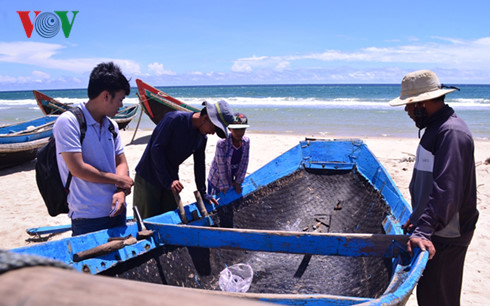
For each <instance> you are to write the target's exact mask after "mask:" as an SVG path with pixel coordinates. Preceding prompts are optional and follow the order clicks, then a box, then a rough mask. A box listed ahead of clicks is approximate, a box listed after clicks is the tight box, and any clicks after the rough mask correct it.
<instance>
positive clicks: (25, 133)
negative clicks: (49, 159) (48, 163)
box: [0, 115, 57, 169]
mask: <svg viewBox="0 0 490 306" xmlns="http://www.w3.org/2000/svg"><path fill="white" fill-rule="evenodd" d="M56 118H57V117H56V116H51V115H50V116H44V117H40V118H36V119H32V120H28V121H24V122H20V123H15V124H11V125H5V126H2V127H0V169H3V168H7V167H11V166H14V165H17V164H21V163H23V162H26V161H29V160H32V159H34V158H35V157H36V153H37V150H38V149H39V148H41V147H42V146H44V145H45V144H46V143H47V142H48V140H49V137H50V136H51V135H52V134H53V124H54V121H55V120H56Z"/></svg>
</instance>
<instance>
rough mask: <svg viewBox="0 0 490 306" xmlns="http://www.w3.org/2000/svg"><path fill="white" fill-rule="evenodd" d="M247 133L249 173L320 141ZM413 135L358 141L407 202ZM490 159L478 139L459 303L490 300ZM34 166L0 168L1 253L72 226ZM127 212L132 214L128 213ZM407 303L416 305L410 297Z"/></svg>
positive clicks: (190, 180) (187, 196)
mask: <svg viewBox="0 0 490 306" xmlns="http://www.w3.org/2000/svg"><path fill="white" fill-rule="evenodd" d="M133 133H134V129H129V130H127V131H123V132H122V136H123V142H124V143H125V144H127V145H126V146H125V153H126V157H127V159H128V162H129V166H130V170H131V174H132V175H134V168H135V167H136V165H137V163H138V161H139V159H140V157H141V155H142V153H143V150H144V149H145V147H146V142H147V141H148V139H149V135H150V134H151V131H150V130H139V131H138V133H137V135H136V138H135V140H134V142H133V143H132V144H129V143H130V141H131V138H132V136H133ZM247 135H248V136H249V137H250V139H251V152H250V164H249V169H248V172H249V173H252V172H254V171H255V170H257V169H259V168H260V167H261V166H263V165H265V164H266V163H267V162H269V161H270V160H272V159H274V158H275V157H277V156H278V155H280V154H281V153H283V152H285V151H287V150H288V149H289V148H291V147H293V146H294V145H296V144H297V143H298V141H300V140H302V139H304V138H305V137H318V138H322V137H321V136H319V135H281V134H259V133H253V134H252V133H248V134H247ZM415 136H416V130H415V129H414V138H388V137H387V138H364V139H362V140H363V141H364V142H365V143H366V144H367V145H368V147H369V148H370V150H371V151H372V152H373V153H374V154H375V156H376V157H377V158H378V159H379V160H380V161H381V163H382V164H383V165H384V167H385V168H386V170H387V171H388V172H389V173H390V175H391V177H392V178H393V180H394V181H395V183H396V185H397V186H398V188H399V189H400V191H401V192H402V193H403V195H404V197H405V199H407V201H409V202H410V195H409V192H408V184H409V182H410V178H411V175H412V168H413V157H414V156H415V155H414V154H415V151H416V148H417V144H418V139H417V138H416V137H415ZM343 138H345V137H343ZM217 139H218V138H217V136H214V135H213V136H211V137H209V140H208V147H207V149H206V152H207V156H206V162H207V169H209V164H210V163H211V160H212V158H213V156H214V151H215V144H216V141H217ZM489 157H490V141H488V140H476V141H475V161H476V166H477V167H476V170H477V182H478V208H479V211H480V219H479V221H478V224H477V230H476V232H475V235H474V238H473V242H472V244H471V245H470V248H469V251H468V254H467V259H466V264H465V272H464V282H463V293H462V298H461V303H462V305H470V304H479V305H483V304H486V303H487V301H488V300H489V299H490V290H489V289H490V285H489V284H488V283H486V281H487V280H488V279H490V242H489V241H490V239H489V238H490V237H489V236H490V234H488V233H487V232H486V230H487V229H488V228H489V225H490V224H489V223H490V212H489V211H488V209H487V208H488V205H489V198H490V175H489V171H490V165H488V164H485V160H487V159H488V158H489ZM34 165H35V163H34V161H32V162H29V163H26V164H23V165H20V166H17V167H14V168H10V169H4V170H0V180H1V184H0V194H1V197H0V210H1V214H0V216H1V217H0V220H1V222H0V237H1V240H0V248H2V249H11V248H16V247H21V246H25V245H30V244H33V243H38V242H39V240H40V239H38V238H36V237H31V236H29V235H28V234H27V233H26V229H27V228H32V227H40V226H53V225H63V224H69V223H70V220H69V219H68V217H67V216H66V215H61V216H58V217H55V218H53V217H50V216H49V215H48V213H47V210H46V208H45V206H44V203H43V201H42V198H41V196H40V194H39V192H38V189H37V185H36V181H35V171H34ZM192 167H193V163H192V158H190V159H188V160H187V161H186V162H185V163H184V164H183V165H182V166H181V168H180V178H181V181H182V182H183V183H184V190H183V193H182V194H181V197H182V200H183V202H184V203H185V204H187V203H192V202H194V197H193V191H194V190H195V184H194V175H193V168H192ZM131 206H132V198H131V196H129V197H128V208H131ZM128 211H129V212H131V209H129V210H128ZM129 214H131V213H129ZM70 235H71V233H70V232H67V233H64V234H59V235H56V236H53V237H50V239H51V240H52V239H61V238H63V237H68V236H70ZM408 304H409V305H415V304H416V301H415V299H414V296H413V295H412V297H411V299H410V301H409V303H408Z"/></svg>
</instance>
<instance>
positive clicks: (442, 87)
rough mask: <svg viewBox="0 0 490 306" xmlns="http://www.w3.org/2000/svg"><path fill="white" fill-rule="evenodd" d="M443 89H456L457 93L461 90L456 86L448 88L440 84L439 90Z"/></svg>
mask: <svg viewBox="0 0 490 306" xmlns="http://www.w3.org/2000/svg"><path fill="white" fill-rule="evenodd" d="M444 88H447V89H456V90H457V91H460V90H461V89H459V88H458V87H456V86H448V85H445V84H441V89H444Z"/></svg>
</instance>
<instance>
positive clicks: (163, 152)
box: [133, 100, 234, 218]
mask: <svg viewBox="0 0 490 306" xmlns="http://www.w3.org/2000/svg"><path fill="white" fill-rule="evenodd" d="M203 105H204V108H203V109H202V110H201V112H196V113H190V112H184V111H173V112H170V113H168V114H166V115H165V116H164V117H163V119H162V120H161V121H160V122H159V123H158V125H157V126H156V127H155V129H154V130H153V133H152V135H151V138H150V141H149V142H148V145H147V146H146V149H145V152H144V153H143V156H142V157H141V160H140V161H139V163H138V166H136V175H135V178H134V180H135V185H134V195H133V205H135V206H137V207H138V209H139V211H140V213H141V216H142V217H143V218H149V217H152V216H155V215H159V214H163V213H165V212H167V211H171V210H174V209H176V208H177V202H176V201H175V198H174V194H179V193H180V192H181V191H182V189H183V188H184V185H183V184H182V183H181V181H180V179H179V166H180V164H182V163H183V162H184V161H185V160H186V159H187V158H188V157H189V156H190V155H193V156H194V179H195V182H196V186H197V189H198V190H199V192H200V194H201V197H202V198H203V200H205V201H210V202H212V203H214V204H215V205H218V201H217V200H216V199H215V198H213V197H212V196H210V195H209V194H207V193H206V179H205V178H206V173H205V150H206V143H207V136H206V135H208V134H214V133H217V134H218V136H219V137H220V138H226V136H227V135H228V132H227V126H228V125H229V124H230V123H232V122H233V120H234V117H233V112H232V110H231V107H230V106H229V105H228V103H227V102H226V101H224V100H220V101H218V102H216V103H210V102H204V103H203Z"/></svg>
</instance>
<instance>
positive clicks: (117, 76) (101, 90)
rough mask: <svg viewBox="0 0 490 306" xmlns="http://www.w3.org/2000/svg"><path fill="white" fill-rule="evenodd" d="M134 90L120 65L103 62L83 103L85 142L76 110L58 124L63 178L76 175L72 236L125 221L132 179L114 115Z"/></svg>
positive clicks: (55, 129)
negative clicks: (113, 118) (113, 119)
mask: <svg viewBox="0 0 490 306" xmlns="http://www.w3.org/2000/svg"><path fill="white" fill-rule="evenodd" d="M129 91H130V87H129V82H128V80H127V79H126V77H125V76H124V75H123V74H122V72H121V70H120V69H119V67H118V66H116V65H115V64H114V63H112V62H109V63H101V64H99V65H97V67H95V68H94V69H93V70H92V73H91V74H90V81H89V84H88V97H89V100H88V102H86V103H81V104H80V105H79V106H78V107H79V108H80V109H81V111H82V114H83V116H84V118H85V122H86V126H87V128H86V131H85V137H84V138H83V142H81V141H80V136H81V130H80V124H79V123H78V120H77V118H76V117H75V114H73V113H72V112H64V113H63V114H62V115H60V117H59V118H58V119H57V120H56V122H55V124H54V127H53V135H54V138H55V141H56V153H57V161H58V167H59V170H60V176H61V180H62V181H63V182H66V181H67V178H68V173H69V172H70V173H71V174H72V175H73V177H72V181H71V184H70V192H69V193H68V206H69V212H68V216H69V217H70V218H71V223H72V234H73V236H77V235H81V234H85V233H88V232H94V231H98V230H101V229H106V228H111V227H116V226H124V225H125V224H126V205H125V203H126V195H127V194H129V192H130V190H131V186H133V179H131V178H130V177H129V170H128V163H127V161H126V157H125V155H124V149H123V146H122V143H121V137H120V135H119V130H118V128H117V124H116V123H115V122H114V121H112V119H110V118H109V117H112V116H114V115H115V114H116V113H117V111H118V109H119V108H120V107H121V106H122V101H123V100H124V98H125V97H126V96H127V95H129ZM111 130H112V131H111Z"/></svg>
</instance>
